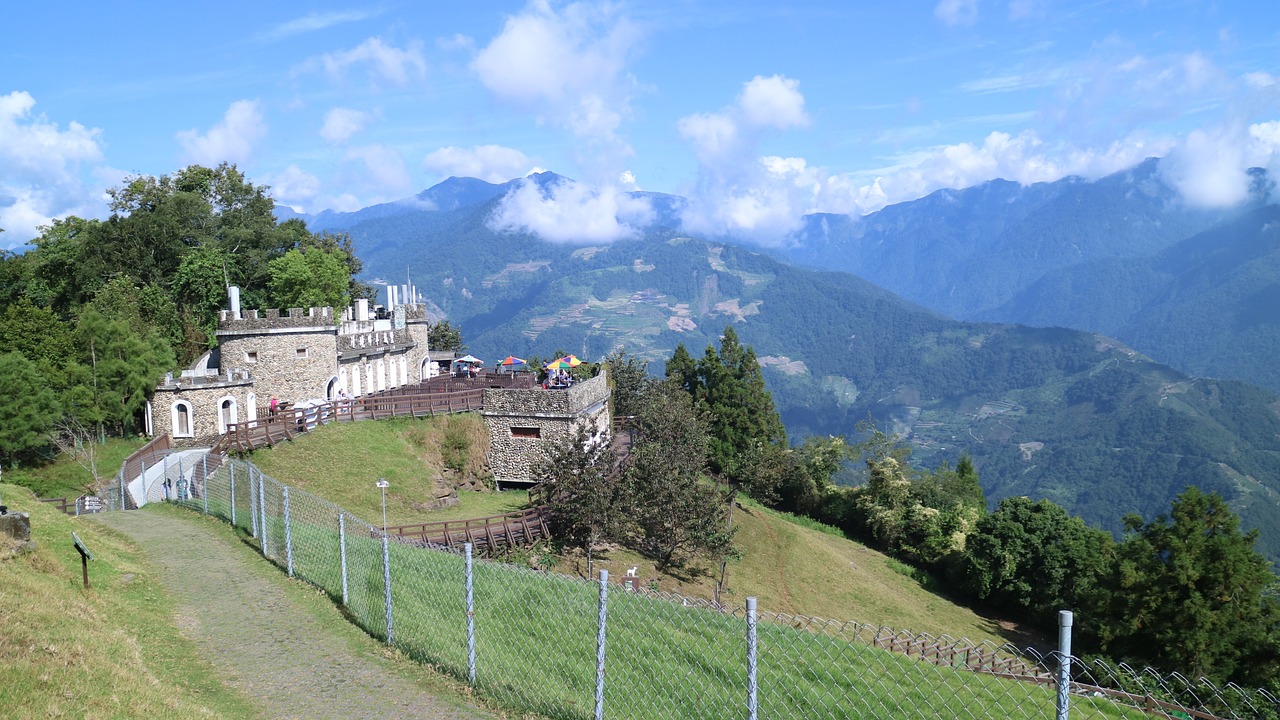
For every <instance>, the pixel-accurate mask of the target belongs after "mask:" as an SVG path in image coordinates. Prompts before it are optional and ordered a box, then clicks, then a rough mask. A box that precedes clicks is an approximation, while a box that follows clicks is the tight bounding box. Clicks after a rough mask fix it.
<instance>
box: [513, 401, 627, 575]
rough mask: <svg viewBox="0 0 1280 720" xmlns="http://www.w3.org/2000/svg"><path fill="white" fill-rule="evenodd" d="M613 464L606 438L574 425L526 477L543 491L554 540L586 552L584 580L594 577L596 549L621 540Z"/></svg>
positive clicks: (619, 499)
mask: <svg viewBox="0 0 1280 720" xmlns="http://www.w3.org/2000/svg"><path fill="white" fill-rule="evenodd" d="M617 462H618V458H617V454H616V453H615V452H614V451H613V448H612V447H611V446H610V445H609V443H608V441H607V440H606V439H604V438H599V437H596V436H593V435H592V434H591V433H590V432H588V431H587V428H586V427H585V426H579V427H578V429H577V431H576V432H575V433H574V434H573V435H572V436H570V437H568V438H566V439H565V440H564V442H562V443H559V444H557V445H555V446H553V447H552V448H551V449H550V450H549V451H548V452H547V454H546V455H545V456H544V457H543V458H542V459H540V460H539V461H538V462H536V463H534V465H533V468H532V469H531V475H530V477H531V479H533V480H535V481H536V482H539V483H542V484H543V485H544V486H545V487H546V488H547V492H548V496H549V498H550V506H551V517H552V525H553V530H554V532H555V536H556V537H557V538H558V539H559V540H560V541H561V542H563V543H564V544H565V545H566V546H568V547H576V548H579V549H581V550H582V551H583V552H585V553H586V555H587V576H588V577H591V576H592V575H594V574H595V566H594V562H593V560H594V554H593V553H594V550H595V548H596V547H598V546H599V545H600V544H601V543H604V542H607V541H610V540H614V539H617V538H619V537H620V536H621V528H622V526H623V521H624V519H625V517H624V515H623V513H622V504H623V497H622V483H621V473H619V472H618V467H617Z"/></svg>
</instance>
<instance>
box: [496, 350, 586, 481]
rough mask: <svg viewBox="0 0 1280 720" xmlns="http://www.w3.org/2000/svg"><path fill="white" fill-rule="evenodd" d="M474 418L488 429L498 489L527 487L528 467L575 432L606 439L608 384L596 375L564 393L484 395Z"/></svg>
mask: <svg viewBox="0 0 1280 720" xmlns="http://www.w3.org/2000/svg"><path fill="white" fill-rule="evenodd" d="M480 414H481V415H482V416H483V417H484V421H485V425H486V426H487V427H488V429H489V467H490V469H491V470H492V471H493V477H494V479H495V480H496V481H497V483H498V485H499V486H501V485H502V484H504V483H508V484H510V483H528V482H530V478H529V474H530V468H531V467H532V466H533V464H534V463H535V462H536V461H537V460H538V459H539V458H542V457H544V456H545V454H546V452H547V451H548V449H549V448H551V447H553V446H554V445H555V444H557V443H561V442H564V441H566V440H567V439H569V438H571V437H573V435H574V434H575V433H576V432H577V428H578V427H579V426H583V425H585V426H586V427H587V428H588V429H589V430H590V432H591V433H592V434H593V435H597V436H600V437H603V438H607V437H608V436H609V431H610V423H611V418H610V416H609V384H608V379H607V377H606V376H605V374H604V373H603V372H602V373H601V374H600V375H598V376H596V377H594V378H591V379H590V380H586V381H584V382H581V383H578V384H577V385H575V386H574V387H572V388H570V389H568V390H542V389H537V390H498V389H488V390H485V391H484V409H482V410H481V411H480Z"/></svg>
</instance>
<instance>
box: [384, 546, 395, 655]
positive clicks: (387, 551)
mask: <svg viewBox="0 0 1280 720" xmlns="http://www.w3.org/2000/svg"><path fill="white" fill-rule="evenodd" d="M382 587H383V590H384V591H385V593H386V596H387V644H388V645H392V644H394V643H395V633H394V632H393V630H392V624H391V548H390V546H389V545H388V544H387V534H386V533H383V534H382Z"/></svg>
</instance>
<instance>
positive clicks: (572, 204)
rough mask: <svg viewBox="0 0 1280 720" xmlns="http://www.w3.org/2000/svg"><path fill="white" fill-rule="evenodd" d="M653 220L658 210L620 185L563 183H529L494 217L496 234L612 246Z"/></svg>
mask: <svg viewBox="0 0 1280 720" xmlns="http://www.w3.org/2000/svg"><path fill="white" fill-rule="evenodd" d="M652 221H653V209H652V207H651V206H650V205H649V203H648V202H647V201H646V200H644V199H641V198H635V197H632V196H630V195H627V194H626V193H625V192H623V191H622V190H621V189H620V188H617V187H612V186H608V187H603V188H593V187H591V186H589V185H587V184H585V183H580V182H577V181H574V180H567V179H563V180H561V181H559V182H555V183H553V184H551V185H549V186H548V187H546V188H543V187H541V186H539V184H538V183H537V182H536V181H534V180H533V179H526V180H524V181H522V182H520V183H518V184H517V185H516V187H515V188H514V189H512V190H511V192H509V193H507V195H506V197H504V198H503V200H502V203H501V204H500V205H499V206H498V208H497V210H495V211H494V214H493V216H492V217H491V218H489V227H490V228H492V229H493V230H495V231H497V232H521V231H524V232H529V233H533V234H535V235H537V236H539V237H541V238H542V239H544V240H548V241H550V242H557V243H597V242H612V241H614V240H620V239H623V238H629V237H634V236H635V235H636V234H637V233H638V232H639V229H640V228H642V227H643V226H644V225H646V224H648V223H650V222H652Z"/></svg>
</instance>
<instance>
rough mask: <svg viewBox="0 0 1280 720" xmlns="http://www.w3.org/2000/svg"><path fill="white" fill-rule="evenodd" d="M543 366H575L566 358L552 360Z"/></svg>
mask: <svg viewBox="0 0 1280 720" xmlns="http://www.w3.org/2000/svg"><path fill="white" fill-rule="evenodd" d="M542 367H544V368H546V369H548V370H568V369H569V368H571V367H573V365H572V364H570V363H569V361H568V360H566V359H565V358H560V359H559V360H552V361H551V362H549V363H547V364H546V365H543V366H542Z"/></svg>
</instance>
